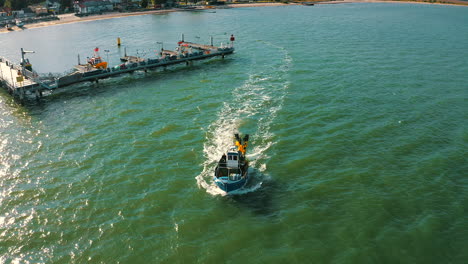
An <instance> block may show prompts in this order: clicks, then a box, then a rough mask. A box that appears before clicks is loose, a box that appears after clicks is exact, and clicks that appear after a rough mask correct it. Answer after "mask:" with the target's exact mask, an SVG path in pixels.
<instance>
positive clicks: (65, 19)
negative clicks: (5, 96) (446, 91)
mask: <svg viewBox="0 0 468 264" xmlns="http://www.w3.org/2000/svg"><path fill="white" fill-rule="evenodd" d="M346 3H411V4H439V5H456V4H450V3H429V2H416V1H385V0H339V1H324V2H318V3H316V4H346ZM286 5H300V3H288V4H285V3H245V4H244V3H242V4H229V5H225V6H223V7H222V8H226V7H227V8H241V7H269V6H286ZM169 12H187V11H186V10H181V9H177V8H174V9H164V10H148V11H141V12H128V13H121V12H112V13H106V14H102V15H92V16H85V17H78V16H75V14H63V15H58V17H59V20H53V21H46V22H40V23H34V24H27V25H26V26H25V27H24V29H31V28H38V27H47V26H53V25H62V24H69V23H77V22H85V21H93V20H101V19H110V18H119V17H126V16H141V15H148V14H161V13H169ZM13 30H14V31H17V30H23V29H21V28H19V27H16V26H15V27H13ZM8 32H10V31H8V30H7V29H5V28H1V29H0V33H8Z"/></svg>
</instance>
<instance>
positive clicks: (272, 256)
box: [0, 4, 468, 263]
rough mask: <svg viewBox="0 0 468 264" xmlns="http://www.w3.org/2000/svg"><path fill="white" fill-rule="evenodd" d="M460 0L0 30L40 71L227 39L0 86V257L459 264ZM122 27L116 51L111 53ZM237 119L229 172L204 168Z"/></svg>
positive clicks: (464, 26)
mask: <svg viewBox="0 0 468 264" xmlns="http://www.w3.org/2000/svg"><path fill="white" fill-rule="evenodd" d="M467 32H468V8H466V7H457V6H442V5H420V4H340V5H319V6H314V7H305V6H286V7H265V8H235V9H217V10H215V12H179V13H177V12H176V13H169V14H164V15H145V16H135V17H125V18H119V19H109V20H100V21H93V22H85V23H76V24H68V25H60V26H52V27H47V28H36V29H26V30H24V31H18V32H12V33H7V34H0V55H1V56H5V57H7V58H9V59H11V60H16V61H18V60H19V56H20V53H19V48H20V47H23V48H25V49H28V50H35V51H36V53H34V54H28V55H27V56H28V58H30V60H31V62H32V64H33V67H34V68H35V69H36V70H37V71H38V72H39V73H41V74H49V72H50V73H52V74H53V75H55V74H62V73H63V72H64V71H66V70H67V69H71V68H72V67H73V65H74V64H76V63H77V54H80V56H81V58H82V60H84V58H85V57H86V56H91V55H92V52H93V49H94V48H95V47H96V46H99V47H100V49H101V52H102V51H103V50H109V52H106V53H101V55H102V56H103V58H105V59H106V60H108V61H110V63H111V64H112V65H115V64H117V63H118V59H119V57H120V56H121V55H122V54H123V53H124V49H126V50H127V53H129V54H130V55H139V56H145V57H154V56H155V53H156V52H157V50H158V49H159V48H160V46H159V44H157V42H162V41H164V48H166V49H172V48H174V47H175V46H176V42H177V41H178V40H179V39H180V34H181V33H184V34H185V39H186V40H188V41H193V42H202V43H208V42H209V37H210V36H213V38H214V42H215V44H219V43H220V42H224V43H227V41H228V39H229V36H230V34H234V35H235V36H236V42H235V47H236V52H235V53H234V54H233V55H230V56H228V57H226V58H225V59H221V58H219V59H212V60H208V61H198V62H196V63H194V65H191V66H185V65H184V66H179V67H170V68H168V69H167V70H165V71H162V70H158V71H150V72H147V73H143V72H141V73H134V74H129V75H125V76H121V77H118V78H113V79H107V80H103V81H101V82H100V83H99V84H92V83H85V84H79V85H75V86H71V87H68V88H64V89H61V90H57V91H55V92H53V93H52V94H49V95H47V96H46V97H44V98H43V99H42V100H41V102H38V103H37V102H28V103H26V104H25V105H23V106H22V105H20V104H18V103H17V102H16V101H15V100H13V99H12V98H11V97H10V96H9V95H8V94H7V92H6V91H5V90H4V89H2V90H1V91H0V263H466V262H467V260H468V253H467V252H468V251H467V249H468V213H467V210H468V177H467V175H468V164H467V146H468V132H467V129H466V128H467V117H468V103H467V98H468V77H467V76H468V34H467ZM117 37H121V39H122V42H123V45H124V47H121V48H117V47H116V45H115V42H116V38H117ZM234 132H240V133H242V134H244V133H249V134H250V135H251V140H250V142H249V149H248V151H247V156H248V158H249V159H250V161H251V168H250V171H249V172H250V174H251V175H252V176H253V177H252V180H251V182H249V184H248V186H246V188H245V189H244V190H243V191H241V192H240V194H238V195H231V196H226V195H223V194H222V193H220V192H219V191H218V189H217V188H216V187H215V185H214V183H213V181H212V175H213V172H214V171H213V170H214V167H215V163H216V161H217V160H218V159H219V157H220V155H221V153H222V152H223V151H225V150H226V148H227V147H228V146H229V145H230V144H231V143H232V140H233V139H232V134H233V133H234Z"/></svg>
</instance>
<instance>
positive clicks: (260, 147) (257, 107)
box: [196, 42, 292, 195]
mask: <svg viewBox="0 0 468 264" xmlns="http://www.w3.org/2000/svg"><path fill="white" fill-rule="evenodd" d="M263 44H264V45H267V46H270V47H272V48H274V49H278V50H279V52H278V53H279V54H280V55H281V54H282V56H278V57H277V58H278V59H277V60H274V58H272V59H271V60H270V61H269V62H268V64H266V65H257V64H254V65H252V71H253V73H250V74H249V78H248V79H247V80H246V81H245V82H244V84H243V85H241V86H240V87H237V88H236V89H234V91H233V92H232V95H233V98H232V100H230V101H228V102H225V103H224V105H223V107H222V109H221V112H220V113H219V115H218V119H217V120H216V121H215V122H214V123H213V124H211V125H210V126H209V127H208V129H207V131H206V143H205V144H204V149H203V151H204V154H205V156H206V159H205V162H204V164H203V167H204V168H203V171H202V173H201V174H200V175H198V176H197V177H196V179H197V184H198V186H199V187H201V188H203V189H205V190H206V191H207V192H208V193H209V194H212V195H226V193H225V192H224V191H222V190H220V189H219V188H218V187H217V186H216V185H215V184H214V182H213V180H212V178H213V174H214V169H215V167H216V163H217V161H218V160H219V158H220V157H221V155H222V154H223V153H224V152H225V151H226V149H227V148H228V147H230V146H231V145H232V144H233V134H234V133H238V132H239V127H240V126H241V125H242V122H243V120H246V119H248V118H252V119H255V120H256V123H257V129H256V130H255V131H250V134H251V141H250V144H249V145H252V146H253V149H251V150H250V149H249V150H248V152H247V158H248V159H249V160H250V167H251V168H257V167H258V169H259V170H260V171H265V170H266V164H261V163H259V162H257V161H259V160H265V159H268V158H269V157H268V155H267V150H268V149H269V148H270V147H271V146H272V145H273V144H274V142H272V138H273V136H274V134H273V133H272V132H270V126H271V124H272V122H273V121H274V119H275V118H276V114H277V112H278V111H279V110H281V109H282V106H283V101H284V97H285V96H286V90H287V89H288V88H289V85H290V81H289V68H290V66H291V64H292V58H291V57H290V56H289V54H288V51H287V50H285V49H284V48H282V47H279V46H276V45H274V44H272V43H268V42H263ZM258 69H263V71H261V72H258ZM257 163H259V164H257ZM255 176H257V177H260V176H259V175H255ZM250 181H251V183H252V179H251V180H250ZM249 185H250V184H249ZM261 185H262V181H261V180H260V181H256V182H255V183H253V184H252V185H251V186H246V187H244V188H243V189H242V190H238V191H236V192H232V193H231V194H244V193H248V192H252V191H255V190H256V189H258V188H260V187H261Z"/></svg>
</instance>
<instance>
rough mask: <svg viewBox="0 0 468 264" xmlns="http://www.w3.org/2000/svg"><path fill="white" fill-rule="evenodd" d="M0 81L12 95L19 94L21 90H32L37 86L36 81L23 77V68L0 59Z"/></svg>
mask: <svg viewBox="0 0 468 264" xmlns="http://www.w3.org/2000/svg"><path fill="white" fill-rule="evenodd" d="M0 81H1V82H2V83H3V84H4V85H5V86H6V88H7V89H8V92H10V93H11V94H14V93H17V91H18V90H19V89H31V88H32V87H35V86H37V83H36V82H35V81H33V80H32V79H31V78H29V77H27V76H24V75H23V73H22V69H21V67H19V66H16V65H14V64H13V63H12V62H10V61H8V60H7V59H5V58H0Z"/></svg>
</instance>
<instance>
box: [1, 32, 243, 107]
mask: <svg viewBox="0 0 468 264" xmlns="http://www.w3.org/2000/svg"><path fill="white" fill-rule="evenodd" d="M178 44H179V46H178V47H177V49H176V50H175V51H170V50H163V49H161V52H160V57H158V58H148V59H145V58H140V57H136V56H125V57H122V58H121V60H122V62H123V63H121V64H118V65H115V66H113V67H108V68H105V69H102V68H95V67H93V66H92V65H90V64H81V65H77V66H76V67H75V71H74V72H73V73H70V74H68V75H65V76H61V77H58V78H54V79H41V78H39V76H38V75H37V73H35V72H33V71H30V70H27V69H25V67H23V65H13V64H12V63H11V62H10V61H8V60H6V59H3V58H0V70H1V71H0V83H2V84H3V86H5V87H6V88H7V90H8V91H9V92H10V94H12V95H14V96H17V97H19V98H20V99H21V100H23V99H24V98H25V97H26V95H33V96H35V97H36V99H39V98H40V97H42V94H43V91H47V90H55V89H58V88H61V87H65V86H68V85H72V84H76V83H80V82H86V81H91V82H98V81H99V80H100V79H104V78H109V77H114V76H118V75H121V74H124V73H131V72H134V71H147V70H148V69H155V68H160V67H163V68H165V67H167V66H169V65H174V64H181V63H186V64H187V65H191V64H192V62H193V61H196V60H203V59H208V58H212V57H217V56H220V57H222V58H224V56H226V55H228V54H232V53H233V52H234V47H233V46H232V45H231V46H226V47H223V46H222V47H216V46H212V45H202V44H196V43H191V42H184V41H180V42H178ZM22 52H23V50H22ZM23 61H24V58H23Z"/></svg>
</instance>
